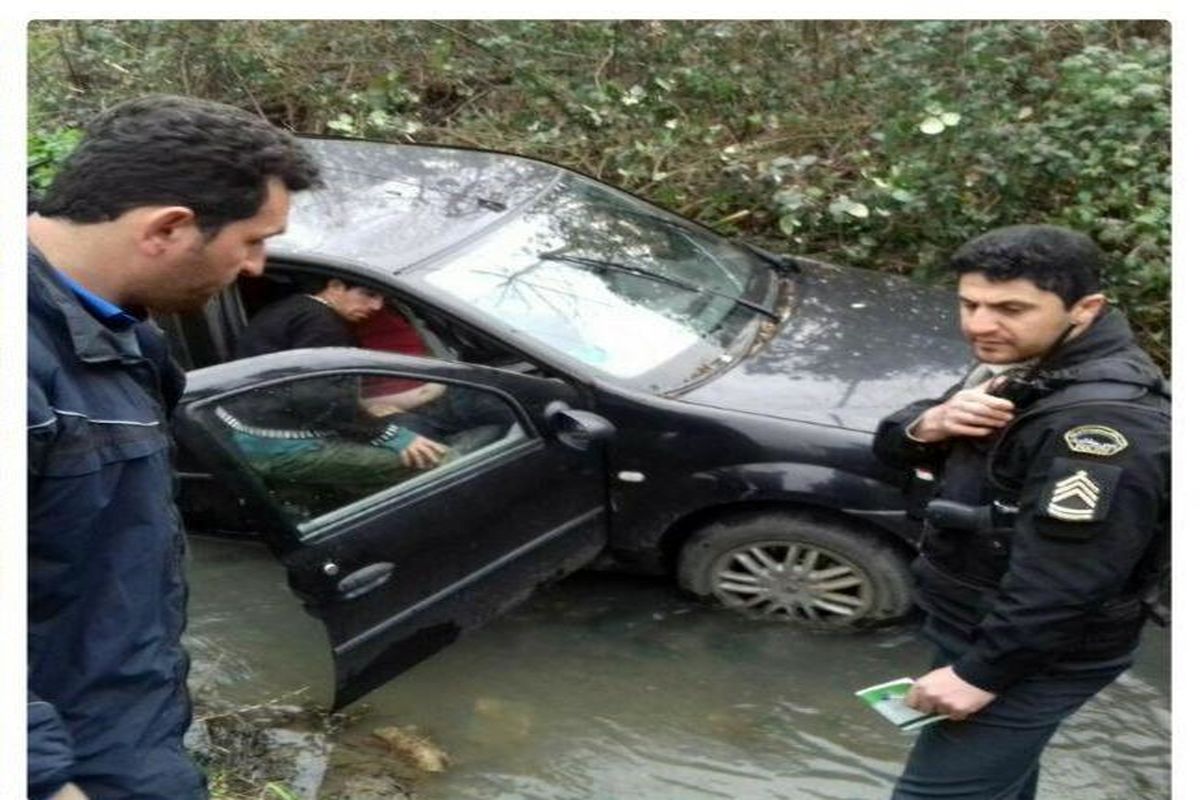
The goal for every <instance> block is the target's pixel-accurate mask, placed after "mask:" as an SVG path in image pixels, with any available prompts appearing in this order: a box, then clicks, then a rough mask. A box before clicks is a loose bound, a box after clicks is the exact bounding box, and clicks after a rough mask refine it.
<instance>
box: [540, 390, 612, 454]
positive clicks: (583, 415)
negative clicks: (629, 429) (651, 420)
mask: <svg viewBox="0 0 1200 800" xmlns="http://www.w3.org/2000/svg"><path fill="white" fill-rule="evenodd" d="M545 417H546V421H547V422H549V423H550V427H551V429H553V431H554V435H555V436H556V437H557V438H558V440H559V441H560V442H562V443H563V444H565V445H566V446H567V447H570V448H571V449H572V450H587V449H588V448H590V447H592V445H594V444H595V443H597V442H602V441H604V440H605V439H608V438H609V437H611V436H612V435H613V433H615V432H616V428H614V427H613V424H612V423H611V422H609V421H608V420H606V419H605V418H604V417H602V416H600V415H599V414H593V413H592V412H591V411H581V410H579V409H577V408H571V407H570V406H568V405H567V404H566V403H564V402H562V401H561V400H556V401H554V402H553V403H550V404H549V405H547V406H546V412H545Z"/></svg>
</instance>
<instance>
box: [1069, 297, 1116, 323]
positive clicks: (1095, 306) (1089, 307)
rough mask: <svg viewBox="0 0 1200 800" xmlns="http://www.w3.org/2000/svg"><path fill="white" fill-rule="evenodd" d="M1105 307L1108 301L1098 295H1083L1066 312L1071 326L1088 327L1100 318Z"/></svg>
mask: <svg viewBox="0 0 1200 800" xmlns="http://www.w3.org/2000/svg"><path fill="white" fill-rule="evenodd" d="M1106 305H1108V300H1107V299H1106V298H1105V297H1104V295H1102V294H1100V293H1096V294H1089V295H1084V296H1083V297H1081V298H1079V299H1078V300H1076V301H1075V305H1073V306H1071V308H1070V309H1068V311H1067V313H1068V314H1069V315H1070V317H1071V324H1073V325H1075V326H1076V327H1078V328H1086V327H1088V326H1089V325H1091V324H1092V323H1093V322H1095V320H1096V317H1098V316H1100V312H1101V311H1103V310H1104V307H1105V306H1106Z"/></svg>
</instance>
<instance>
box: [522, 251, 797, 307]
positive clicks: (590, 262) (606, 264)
mask: <svg viewBox="0 0 1200 800" xmlns="http://www.w3.org/2000/svg"><path fill="white" fill-rule="evenodd" d="M538 258H540V259H541V260H543V261H563V262H565V263H567V264H578V265H579V266H581V267H591V268H593V269H598V270H613V271H614V272H623V273H625V274H626V275H636V276H637V277H639V278H645V279H646V280H648V281H654V282H655V283H665V284H666V285H667V286H674V287H675V288H676V289H682V290H684V291H685V292H693V293H695V294H707V295H712V296H713V297H720V298H722V299H725V300H732V301H733V302H735V303H737V304H738V305H739V306H741V307H743V308H748V309H750V310H751V311H754V312H757V313H759V314H762V315H763V316H765V317H768V318H770V319H771V320H773V321H775V322H779V321H780V317H779V315H778V314H776V313H775V312H774V311H772V310H771V309H769V308H767V307H766V306H763V305H759V304H758V303H755V302H754V301H752V300H746V299H745V298H743V297H737V296H736V295H732V294H725V293H724V292H718V291H717V290H715V289H708V288H706V287H704V286H693V285H692V284H690V283H688V282H687V281H681V280H679V279H678V278H672V277H670V276H668V275H660V274H658V273H657V272H651V271H650V270H648V269H642V268H641V267H635V266H633V265H631V264H622V263H620V262H617V261H605V260H604V259H600V258H589V257H587V256H573V255H568V254H566V253H555V252H545V253H538Z"/></svg>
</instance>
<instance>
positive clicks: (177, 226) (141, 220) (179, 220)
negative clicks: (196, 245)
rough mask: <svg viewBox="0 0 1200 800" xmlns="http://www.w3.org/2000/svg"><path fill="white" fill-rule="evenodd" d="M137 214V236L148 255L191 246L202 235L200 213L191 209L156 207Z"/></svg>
mask: <svg viewBox="0 0 1200 800" xmlns="http://www.w3.org/2000/svg"><path fill="white" fill-rule="evenodd" d="M133 213H134V214H135V215H136V216H135V217H134V218H133V220H131V221H132V222H133V225H134V235H135V237H136V239H137V244H138V247H139V248H141V249H142V250H143V252H145V253H146V255H150V256H157V255H161V254H162V253H164V252H167V251H168V250H171V249H174V248H178V247H179V246H180V244H185V245H187V246H191V244H192V241H193V238H194V237H195V235H196V234H198V233H199V229H198V228H197V226H196V212H195V211H192V210H191V209H190V208H188V207H187V206H154V207H151V208H142V209H137V211H135V212H133Z"/></svg>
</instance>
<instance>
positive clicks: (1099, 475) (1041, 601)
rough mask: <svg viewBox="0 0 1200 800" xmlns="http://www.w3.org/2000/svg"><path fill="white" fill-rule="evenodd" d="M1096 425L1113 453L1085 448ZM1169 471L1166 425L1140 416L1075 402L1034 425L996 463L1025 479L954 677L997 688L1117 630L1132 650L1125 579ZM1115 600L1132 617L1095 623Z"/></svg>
mask: <svg viewBox="0 0 1200 800" xmlns="http://www.w3.org/2000/svg"><path fill="white" fill-rule="evenodd" d="M1097 429H1099V430H1100V432H1101V434H1102V435H1103V436H1105V437H1106V438H1107V441H1108V442H1109V443H1110V444H1111V443H1112V442H1118V443H1120V442H1123V443H1124V444H1123V446H1122V447H1121V448H1120V450H1119V451H1117V452H1113V453H1111V454H1110V455H1099V454H1095V453H1089V452H1080V451H1079V448H1080V444H1079V439H1080V437H1081V434H1082V435H1083V436H1085V437H1086V435H1087V431H1089V430H1091V431H1096V430H1097ZM1110 431H1111V432H1115V433H1116V434H1117V436H1116V437H1113V436H1112V435H1111V434H1110V433H1109V432H1110ZM1068 434H1071V436H1068ZM1072 436H1073V437H1075V438H1074V444H1072V439H1071V437H1072ZM1083 449H1084V450H1086V449H1088V448H1087V447H1086V446H1084V447H1083ZM1169 464H1170V429H1169V425H1168V424H1167V423H1165V421H1164V420H1163V419H1162V418H1159V417H1155V416H1154V415H1151V414H1148V413H1146V412H1145V411H1138V410H1136V409H1132V408H1121V407H1117V406H1107V407H1101V406H1090V407H1089V406H1082V407H1077V408H1074V409H1070V410H1064V411H1063V412H1060V413H1058V414H1054V415H1049V416H1048V417H1047V418H1043V419H1042V420H1039V421H1037V422H1036V423H1034V422H1033V421H1031V422H1030V423H1029V429H1027V430H1025V431H1022V434H1021V436H1020V437H1019V441H1018V442H1016V443H1014V445H1013V447H1012V448H1011V452H1010V453H1008V454H1006V455H1005V457H1004V461H1003V462H1002V464H1000V465H1001V466H1003V467H1004V470H1005V473H1006V474H1014V475H1022V476H1023V479H1022V483H1021V488H1020V495H1019V502H1018V507H1019V511H1018V513H1017V518H1016V522H1015V528H1014V531H1013V537H1012V542H1011V552H1010V555H1009V562H1008V570H1007V572H1006V573H1005V575H1004V577H1003V578H1002V579H1001V582H1000V588H999V591H998V594H997V597H996V599H995V602H994V603H993V605H992V608H991V611H990V612H989V614H988V615H987V616H986V617H985V618H984V619H983V620H982V622H981V623H980V625H979V627H978V629H977V636H976V640H975V643H974V645H973V646H972V648H971V649H970V650H969V651H967V653H966V654H964V655H963V656H962V657H961V658H960V659H959V660H958V661H957V662H955V664H954V665H953V666H954V671H955V673H956V674H958V676H959V677H961V678H962V679H963V680H965V681H967V682H968V683H971V684H972V685H974V686H977V687H979V688H982V689H987V690H989V691H994V692H1000V691H1003V690H1004V689H1005V688H1007V687H1008V686H1010V685H1012V684H1013V683H1015V682H1016V681H1018V680H1020V679H1021V678H1022V677H1024V676H1026V675H1028V674H1030V673H1032V672H1035V671H1037V670H1039V669H1041V668H1044V667H1045V666H1047V665H1049V664H1050V663H1052V662H1053V661H1055V660H1057V659H1060V658H1062V657H1064V656H1069V655H1071V654H1073V653H1078V652H1080V650H1081V649H1082V648H1083V647H1084V646H1085V645H1086V644H1087V643H1088V641H1089V639H1091V638H1092V637H1101V638H1103V637H1104V636H1105V635H1106V633H1107V635H1108V636H1109V637H1111V636H1113V634H1114V632H1115V631H1116V630H1117V629H1118V628H1120V627H1122V626H1124V628H1125V630H1127V631H1128V632H1129V635H1128V639H1127V641H1128V642H1129V644H1130V647H1132V644H1133V643H1136V631H1137V630H1138V629H1140V626H1141V622H1142V620H1143V619H1144V617H1143V616H1142V612H1141V609H1140V604H1139V603H1138V602H1137V601H1136V599H1133V598H1131V597H1130V590H1131V586H1130V584H1131V579H1132V576H1133V574H1134V571H1135V569H1136V568H1137V566H1138V564H1139V562H1140V561H1141V559H1142V557H1143V556H1144V555H1145V554H1146V552H1147V548H1148V547H1149V545H1150V544H1151V542H1152V541H1153V539H1154V537H1155V536H1156V534H1157V533H1158V531H1159V525H1160V523H1159V521H1160V520H1161V519H1163V516H1162V515H1163V514H1165V513H1166V506H1167V503H1169V497H1168V494H1167V492H1168V488H1167V487H1168V486H1169V485H1170V475H1169V470H1170V467H1169ZM1119 598H1124V599H1126V600H1127V602H1126V603H1125V604H1124V605H1126V606H1128V607H1129V610H1127V611H1126V612H1124V613H1116V612H1114V613H1113V614H1112V615H1111V617H1110V616H1108V615H1106V614H1100V615H1099V616H1098V615H1097V612H1100V611H1101V607H1102V606H1104V607H1105V608H1106V609H1112V608H1114V605H1113V604H1112V603H1110V602H1109V601H1114V600H1117V599H1119ZM1106 603H1109V605H1107V606H1105V604H1106ZM1089 617H1090V619H1089ZM1098 620H1099V622H1098ZM1104 626H1107V627H1108V628H1111V630H1108V631H1105V630H1103V629H1102V628H1103V627H1104ZM1117 641H1118V642H1122V641H1125V640H1122V639H1121V638H1120V637H1118V638H1117ZM1116 655H1120V654H1119V653H1116V654H1114V657H1115V656H1116Z"/></svg>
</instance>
